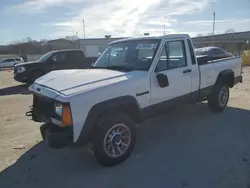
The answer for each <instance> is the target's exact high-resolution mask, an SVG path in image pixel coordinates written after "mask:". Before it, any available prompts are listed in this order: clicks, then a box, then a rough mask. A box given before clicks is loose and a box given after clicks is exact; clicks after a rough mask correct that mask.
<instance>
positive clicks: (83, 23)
mask: <svg viewBox="0 0 250 188" xmlns="http://www.w3.org/2000/svg"><path fill="white" fill-rule="evenodd" d="M82 25H83V36H84V38H85V22H84V19H83V20H82Z"/></svg>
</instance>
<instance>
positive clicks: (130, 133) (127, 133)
mask: <svg viewBox="0 0 250 188" xmlns="http://www.w3.org/2000/svg"><path fill="white" fill-rule="evenodd" d="M113 131H114V132H113ZM123 131H124V132H123ZM122 132H123V133H122ZM108 133H109V134H108ZM121 136H123V137H121ZM111 137H112V138H111ZM125 137H127V138H126V139H125ZM105 143H106V144H105ZM135 143H136V126H135V123H134V121H133V120H132V119H131V118H130V117H129V116H127V115H126V114H124V113H122V112H114V113H108V114H106V115H104V116H102V117H101V118H99V120H98V122H97V124H96V128H95V130H94V140H93V141H92V146H93V148H92V149H93V155H94V158H95V159H96V161H97V162H98V163H99V164H101V165H102V166H114V165H118V164H120V163H121V162H123V161H125V160H126V159H127V158H128V157H129V156H130V154H131V152H132V150H133V148H134V146H135ZM125 145H127V146H125ZM108 148H109V149H108ZM112 148H114V150H113V149H112ZM118 148H119V149H118ZM120 151H122V152H120ZM113 152H115V153H113Z"/></svg>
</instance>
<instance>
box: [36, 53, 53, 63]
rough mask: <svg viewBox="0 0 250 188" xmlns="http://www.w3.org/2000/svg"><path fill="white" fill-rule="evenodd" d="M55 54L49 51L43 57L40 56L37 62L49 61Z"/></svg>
mask: <svg viewBox="0 0 250 188" xmlns="http://www.w3.org/2000/svg"><path fill="white" fill-rule="evenodd" d="M53 54H54V52H52V51H51V52H48V53H46V54H44V55H43V56H42V57H40V58H39V59H38V60H37V62H44V61H47V60H48V59H49V58H50V57H51V56H52V55H53Z"/></svg>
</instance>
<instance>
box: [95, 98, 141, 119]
mask: <svg viewBox="0 0 250 188" xmlns="http://www.w3.org/2000/svg"><path fill="white" fill-rule="evenodd" d="M117 111H121V112H123V113H125V114H127V115H128V116H129V117H131V118H132V119H133V120H134V121H135V122H137V123H139V122H142V118H141V115H140V111H139V109H138V107H137V106H136V104H133V103H126V104H120V105H118V106H114V107H112V108H109V109H107V110H104V111H102V112H101V113H100V114H98V117H97V118H96V119H98V118H100V117H101V116H105V115H106V114H108V113H114V112H117Z"/></svg>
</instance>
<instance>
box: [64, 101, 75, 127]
mask: <svg viewBox="0 0 250 188" xmlns="http://www.w3.org/2000/svg"><path fill="white" fill-rule="evenodd" d="M62 124H63V125H64V126H71V125H72V124H73V122H72V115H71V109H70V106H69V105H66V106H64V107H63V114H62Z"/></svg>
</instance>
